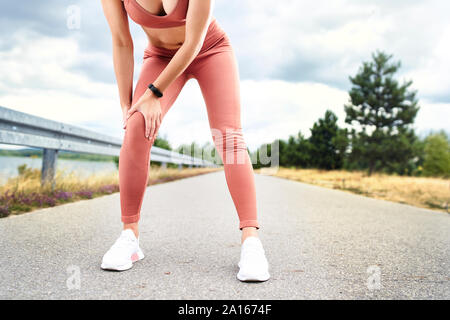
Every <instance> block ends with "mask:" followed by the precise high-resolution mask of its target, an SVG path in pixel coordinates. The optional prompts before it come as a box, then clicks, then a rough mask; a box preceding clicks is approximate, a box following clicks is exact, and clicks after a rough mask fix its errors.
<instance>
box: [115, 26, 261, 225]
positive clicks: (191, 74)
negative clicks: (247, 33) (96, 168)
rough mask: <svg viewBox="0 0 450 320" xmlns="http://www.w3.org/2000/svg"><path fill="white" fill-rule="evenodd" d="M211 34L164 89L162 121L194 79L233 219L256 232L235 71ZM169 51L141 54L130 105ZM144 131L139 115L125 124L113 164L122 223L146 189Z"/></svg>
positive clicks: (133, 217) (225, 42)
mask: <svg viewBox="0 0 450 320" xmlns="http://www.w3.org/2000/svg"><path fill="white" fill-rule="evenodd" d="M216 28H217V27H216ZM213 31H216V30H213ZM213 31H211V32H208V35H209V37H207V38H206V40H205V44H204V46H203V48H202V50H201V51H200V53H199V55H198V56H197V57H196V58H195V59H194V60H193V62H192V63H191V64H190V65H189V66H188V67H187V69H186V70H185V71H184V73H183V74H181V75H180V76H179V77H178V78H177V79H176V80H175V81H174V82H172V84H171V85H170V86H169V88H167V89H166V90H165V92H164V96H163V97H162V98H161V100H160V101H161V109H162V119H164V116H165V115H166V113H167V111H168V110H169V108H170V107H171V106H172V105H173V103H174V102H175V100H176V98H177V96H178V95H179V93H180V91H181V89H182V88H183V86H184V84H185V83H186V81H187V80H189V79H191V78H195V79H196V80H197V82H198V84H199V86H200V89H201V92H202V95H203V98H204V100H205V104H206V107H207V111H208V120H209V125H210V128H211V132H212V137H213V141H214V144H215V147H216V150H217V151H218V154H219V155H220V157H221V159H222V162H223V163H224V170H225V178H226V181H227V185H228V189H229V191H230V194H231V197H232V199H233V202H234V205H235V207H236V211H237V213H238V216H239V221H240V223H239V228H240V229H242V228H244V227H256V228H259V225H258V221H257V214H256V195H255V183H254V174H253V168H252V164H251V161H250V158H249V156H248V153H247V147H246V144H245V142H244V139H243V136H242V128H241V119H240V91H239V72H238V66H237V62H236V58H235V54H234V51H233V49H232V47H231V45H230V43H229V39H228V37H227V36H226V34H223V32H222V33H219V35H220V36H217V34H218V32H213ZM175 52H176V49H174V50H170V49H164V48H159V47H154V46H152V45H151V44H150V45H149V47H148V48H147V49H146V50H145V55H144V63H143V66H142V70H141V74H140V77H139V81H138V83H137V85H136V88H135V92H134V96H133V102H132V104H134V103H135V102H136V101H137V100H138V99H139V97H140V96H141V95H142V94H143V93H144V91H145V90H146V89H147V85H148V84H149V83H152V82H153V81H154V80H155V79H156V78H157V76H158V75H159V74H160V73H161V71H162V70H163V69H164V68H165V67H166V65H167V64H168V63H169V61H170V58H171V57H172V56H173V55H174V54H175ZM163 122H164V121H163ZM144 129H145V123H144V117H143V115H142V114H141V113H140V112H135V113H133V114H132V116H131V117H130V118H129V119H128V122H127V128H126V130H125V135H124V140H123V144H122V148H121V150H120V161H119V186H120V203H121V210H122V221H123V222H124V223H134V222H137V221H139V217H140V210H141V205H142V200H143V197H144V192H145V189H146V187H147V181H148V171H149V164H150V149H151V147H152V145H153V141H150V140H148V139H146V138H145V136H144ZM202 196H206V195H202ZM217 205H220V204H217Z"/></svg>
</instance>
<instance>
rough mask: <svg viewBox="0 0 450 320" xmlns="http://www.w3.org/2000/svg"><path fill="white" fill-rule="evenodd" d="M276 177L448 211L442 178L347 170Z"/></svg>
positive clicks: (282, 172) (448, 189) (447, 188)
mask: <svg viewBox="0 0 450 320" xmlns="http://www.w3.org/2000/svg"><path fill="white" fill-rule="evenodd" d="M273 175H275V176H277V177H281V178H286V179H290V180H295V181H301V182H305V183H310V184H314V185H318V186H321V187H326V188H332V189H339V190H345V191H348V192H352V193H356V194H360V195H364V196H367V197H371V198H376V199H382V200H389V201H393V202H399V203H404V204H409V205H413V206H416V207H421V208H427V209H432V210H437V211H443V212H448V204H449V200H450V180H449V179H443V178H426V177H408V176H394V175H387V174H378V173H376V174H372V176H370V177H369V176H367V174H366V173H365V172H359V171H358V172H350V171H344V170H332V171H326V170H317V169H290V168H279V170H277V171H275V173H274V174H273Z"/></svg>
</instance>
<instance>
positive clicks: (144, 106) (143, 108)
mask: <svg viewBox="0 0 450 320" xmlns="http://www.w3.org/2000/svg"><path fill="white" fill-rule="evenodd" d="M136 111H139V112H140V113H142V115H143V116H144V119H145V137H146V138H147V139H149V140H154V139H155V138H156V134H157V133H158V129H159V126H160V125H161V115H162V113H161V103H160V101H159V99H158V98H157V97H156V96H155V95H154V94H153V92H151V90H149V89H147V90H146V91H145V93H144V94H143V95H142V96H141V97H140V98H139V100H138V101H137V102H136V103H135V104H134V106H132V107H131V108H130V109H129V110H128V112H127V120H128V118H129V117H130V116H131V115H132V114H133V113H135V112H136Z"/></svg>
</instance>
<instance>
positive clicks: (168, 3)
mask: <svg viewBox="0 0 450 320" xmlns="http://www.w3.org/2000/svg"><path fill="white" fill-rule="evenodd" d="M123 2H124V6H125V9H126V10H127V13H128V15H129V16H130V18H131V19H132V20H134V21H135V22H136V23H137V24H140V25H141V27H142V29H143V30H144V31H145V33H146V34H147V37H148V40H149V42H150V43H151V44H152V45H154V46H156V47H161V48H167V49H178V48H179V47H181V45H182V44H183V42H184V39H185V34H186V25H185V24H186V14H187V8H188V4H189V0H123Z"/></svg>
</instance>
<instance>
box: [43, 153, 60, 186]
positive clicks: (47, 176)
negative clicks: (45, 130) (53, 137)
mask: <svg viewBox="0 0 450 320" xmlns="http://www.w3.org/2000/svg"><path fill="white" fill-rule="evenodd" d="M57 157H58V150H56V149H44V154H43V156H42V171H41V186H44V185H45V184H46V183H48V182H50V183H51V188H52V190H53V189H54V188H55V172H56V160H57Z"/></svg>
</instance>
